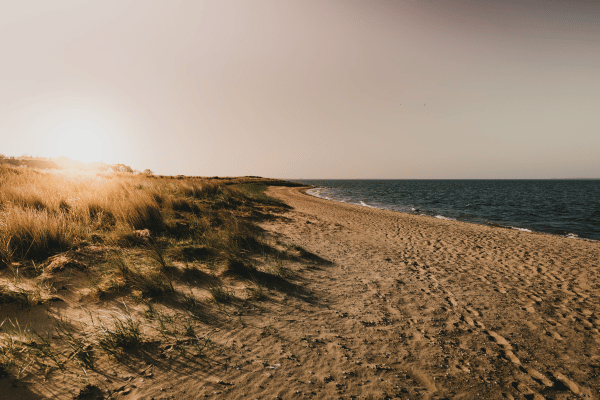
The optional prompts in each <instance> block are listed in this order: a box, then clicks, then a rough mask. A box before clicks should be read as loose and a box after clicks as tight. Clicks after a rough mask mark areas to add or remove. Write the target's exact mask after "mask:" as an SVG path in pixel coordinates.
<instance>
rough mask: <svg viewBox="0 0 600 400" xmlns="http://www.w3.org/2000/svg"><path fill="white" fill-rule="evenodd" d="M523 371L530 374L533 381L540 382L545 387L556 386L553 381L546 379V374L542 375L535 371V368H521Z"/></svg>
mask: <svg viewBox="0 0 600 400" xmlns="http://www.w3.org/2000/svg"><path fill="white" fill-rule="evenodd" d="M521 370H522V371H523V372H525V373H527V374H529V376H531V377H532V378H533V379H535V380H536V381H538V382H540V383H541V384H543V385H544V386H548V387H550V386H553V385H554V384H553V383H552V381H551V380H550V379H548V378H546V376H544V374H542V373H541V372H539V371H537V370H535V369H533V368H524V367H521Z"/></svg>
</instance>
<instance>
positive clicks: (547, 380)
mask: <svg viewBox="0 0 600 400" xmlns="http://www.w3.org/2000/svg"><path fill="white" fill-rule="evenodd" d="M457 269H458V270H459V271H460V272H464V273H467V271H463V270H462V269H461V268H455V271H454V273H456V270H457ZM411 271H412V272H413V273H415V275H416V279H417V280H419V281H421V282H422V283H424V281H425V280H428V281H429V283H430V284H429V288H432V289H434V292H435V291H436V290H435V289H441V290H442V292H443V296H444V298H445V300H446V302H447V304H449V305H450V306H451V307H452V309H453V310H454V312H455V313H456V315H458V316H459V319H460V320H461V321H462V322H463V323H464V324H466V325H467V326H468V327H469V328H470V329H472V330H477V331H478V332H480V333H482V334H485V335H486V336H487V337H488V338H489V339H490V341H492V342H494V343H495V344H496V345H497V346H498V347H499V349H500V350H501V353H502V355H503V357H504V358H505V359H506V360H508V361H510V363H512V365H513V366H514V368H515V369H517V370H518V371H520V372H522V373H525V374H527V375H528V376H529V377H530V378H531V379H533V380H534V381H536V382H538V383H539V384H540V385H542V386H543V387H546V388H551V387H556V385H558V386H561V385H562V386H563V388H562V389H565V388H567V389H568V390H570V391H571V392H572V393H573V394H575V395H578V396H580V395H582V390H581V388H580V387H579V386H578V385H577V384H576V383H575V382H574V381H572V380H571V379H569V378H568V377H566V376H565V375H564V374H562V373H560V372H558V371H551V372H548V374H549V375H545V374H543V373H542V372H540V371H538V370H536V369H534V368H532V367H531V366H529V365H526V363H525V364H524V363H522V362H521V360H520V359H519V357H518V356H517V355H516V354H515V348H514V346H513V345H512V344H511V343H510V341H509V340H507V339H506V338H505V337H503V336H502V335H500V334H499V333H497V332H495V331H493V330H491V329H487V328H486V326H485V324H484V323H483V322H481V321H480V320H479V318H480V317H481V314H480V313H479V312H478V311H477V310H475V309H474V308H473V307H470V306H466V307H461V306H460V305H459V301H458V300H457V297H456V295H455V294H454V293H452V292H451V291H450V290H447V289H444V288H442V286H441V284H440V281H439V280H438V279H437V278H436V277H435V276H434V275H433V273H432V272H438V273H442V274H443V272H442V269H434V270H433V271H432V269H431V268H429V269H427V271H425V270H424V269H423V268H421V267H420V266H417V265H414V266H413V268H411ZM485 272H488V273H489V275H496V274H495V273H493V271H489V270H487V271H485ZM538 272H540V273H546V274H547V273H548V271H547V270H545V269H542V270H541V271H538ZM552 277H553V278H554V279H551V280H550V281H551V282H561V280H560V279H558V278H556V277H554V276H552ZM473 278H476V277H473ZM479 278H480V279H479V280H480V281H481V282H483V283H484V284H486V285H487V286H488V287H494V290H496V291H497V292H498V293H500V294H507V293H508V291H507V289H506V288H505V287H504V285H502V284H501V283H496V282H499V279H498V278H500V277H494V276H492V277H490V278H491V280H490V279H487V278H485V277H479ZM544 278H545V276H544ZM520 283H521V284H522V286H516V287H515V286H513V289H514V290H518V291H519V293H520V295H521V296H519V297H517V298H518V301H519V302H520V303H521V306H522V309H523V310H524V311H527V312H528V313H531V314H536V309H535V308H536V306H540V305H541V304H542V303H543V301H544V300H543V298H542V297H540V296H539V295H538V294H537V292H535V291H534V290H531V289H529V288H531V287H533V286H534V283H533V282H531V280H529V279H527V278H521V279H520ZM523 286H524V287H525V288H524V289H523V288H522V287H523ZM557 289H558V290H560V288H557ZM421 291H422V292H423V293H424V294H426V295H430V296H435V293H434V292H432V291H431V290H428V289H427V288H421ZM573 293H574V292H573ZM549 294H550V295H552V293H549ZM562 294H564V291H563V292H561V295H562ZM544 297H546V298H547V297H548V293H545V296H544ZM580 298H581V297H580ZM565 300H566V303H567V304H563V305H562V306H561V305H554V307H556V308H558V309H562V310H563V314H562V315H563V318H567V317H570V318H571V319H572V320H573V321H577V322H579V323H581V324H582V325H583V326H584V327H585V328H586V329H588V330H590V331H591V332H593V333H596V334H597V333H598V324H599V323H600V318H598V317H597V316H596V315H595V314H594V312H592V311H591V310H589V309H587V308H581V305H582V304H586V303H588V300H587V298H582V299H581V300H579V299H578V297H577V296H573V297H568V298H566V299H565ZM561 307H562V308H561ZM578 307H579V308H578ZM461 309H462V310H466V311H467V312H461ZM575 309H578V310H579V312H578V314H577V315H572V314H573V310H575ZM559 315H561V314H560V313H559ZM539 320H540V322H542V321H543V322H546V323H547V325H548V327H553V328H555V327H560V326H561V323H559V322H557V321H555V320H554V319H551V318H544V317H542V316H539ZM409 322H411V321H409ZM412 322H415V321H412ZM411 325H413V326H414V325H415V324H414V323H411ZM547 335H548V336H550V337H552V338H553V339H555V340H557V341H561V340H562V337H561V335H560V334H559V333H558V332H557V331H556V330H553V329H548V330H547ZM425 337H427V336H426V335H425ZM598 341H599V342H600V340H598ZM514 387H515V388H516V389H517V390H518V391H519V392H521V393H522V394H523V395H524V396H526V397H527V398H528V399H529V398H530V399H537V400H541V399H544V398H545V397H544V396H543V395H542V394H540V393H538V392H536V391H535V390H533V389H531V388H530V387H529V386H527V384H526V383H524V382H515V384H514ZM508 397H509V398H510V396H508Z"/></svg>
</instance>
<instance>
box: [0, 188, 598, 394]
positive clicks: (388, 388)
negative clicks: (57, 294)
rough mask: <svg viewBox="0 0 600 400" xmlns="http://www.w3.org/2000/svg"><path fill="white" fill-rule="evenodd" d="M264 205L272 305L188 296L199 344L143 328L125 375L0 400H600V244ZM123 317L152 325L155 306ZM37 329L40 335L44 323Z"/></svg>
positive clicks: (30, 381)
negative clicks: (194, 302) (195, 312)
mask: <svg viewBox="0 0 600 400" xmlns="http://www.w3.org/2000/svg"><path fill="white" fill-rule="evenodd" d="M268 193H269V194H270V195H271V196H273V197H277V198H279V199H281V200H283V201H284V202H285V203H286V204H288V205H289V206H290V207H291V208H290V209H289V210H288V211H285V212H282V213H280V214H276V215H272V216H271V217H268V218H263V222H262V223H261V224H260V225H261V227H262V229H264V235H263V236H264V240H266V241H267V242H269V243H271V244H272V246H273V248H280V249H282V252H280V253H277V254H275V253H274V254H265V255H263V256H262V258H260V259H257V260H256V265H257V266H258V267H259V270H260V268H263V267H260V266H261V265H263V266H264V265H270V267H269V268H272V269H273V268H279V269H278V271H279V272H278V274H279V275H278V276H281V277H282V278H277V279H274V278H270V280H266V281H262V283H261V285H262V286H261V287H262V288H263V289H261V290H264V292H261V293H258V294H257V292H256V290H254V292H252V291H249V288H250V286H251V285H256V282H258V280H259V279H258V280H257V279H254V278H251V279H243V278H240V277H235V276H229V275H227V274H224V273H220V274H214V275H210V274H208V273H207V274H205V275H202V276H203V279H205V280H206V279H208V280H209V281H210V280H211V279H212V280H215V279H218V280H220V282H221V283H222V284H223V287H227V288H228V289H227V290H228V291H229V293H231V294H232V296H233V297H232V300H230V301H228V302H227V303H223V304H221V305H212V306H210V307H209V306H208V305H209V304H213V303H210V300H209V299H208V298H207V297H206V293H205V292H206V289H201V288H194V289H193V290H194V294H196V295H197V297H198V298H199V300H198V302H199V303H198V304H199V307H201V308H202V310H204V311H202V312H203V315H202V317H201V320H202V321H203V322H201V323H198V324H197V325H195V327H194V329H195V332H196V334H197V336H196V339H194V338H192V339H190V338H189V337H186V336H185V334H184V333H183V331H180V332H179V333H177V332H175V329H176V328H175V325H173V327H172V331H173V332H172V333H171V335H172V337H173V338H175V339H169V338H166V337H165V338H163V337H161V336H160V335H159V334H158V331H157V330H156V329H155V328H151V327H150V326H149V325H148V326H147V325H145V323H144V325H142V327H143V334H144V337H145V343H146V344H145V345H144V347H143V350H140V351H137V352H133V353H131V355H130V356H129V358H128V359H126V360H121V361H118V360H117V361H118V362H115V361H114V360H110V359H106V358H99V359H98V363H99V367H98V368H96V370H94V371H83V372H81V371H79V372H78V373H77V371H75V373H73V374H71V372H69V373H68V374H67V373H65V375H64V377H62V376H63V375H60V374H59V372H56V371H55V372H52V373H49V374H48V375H45V376H44V377H43V379H42V377H40V376H37V377H35V376H34V377H29V378H28V377H25V379H24V380H23V382H19V383H17V384H15V383H11V381H10V380H9V379H0V399H43V398H65V399H68V398H74V399H108V398H111V399H155V400H158V399H165V400H166V399H196V398H217V399H242V398H248V399H388V398H389V399H396V398H397V399H544V398H545V399H575V398H590V399H598V398H600V396H599V391H600V377H599V374H600V331H599V330H598V329H599V328H600V301H599V294H600V277H599V268H600V267H599V262H598V260H600V243H598V242H591V241H586V240H582V239H567V238H562V237H557V236H550V235H543V234H536V233H528V232H520V231H517V230H511V229H502V228H496V227H489V226H482V225H475V224H469V223H462V222H456V221H447V220H441V219H436V218H430V217H425V216H415V215H409V214H401V213H396V212H392V211H385V210H378V209H373V208H368V207H361V206H356V205H350V204H344V203H336V202H332V201H327V200H322V199H318V198H315V197H311V196H309V195H306V194H304V193H303V189H302V188H290V187H270V188H269V190H268ZM283 250H285V251H283ZM258 267H257V268H258ZM263 276H267V275H265V274H264V273H263ZM269 276H271V277H272V276H273V275H269ZM175 289H176V291H177V292H178V293H182V294H185V293H188V292H190V291H191V290H192V288H191V286H190V287H187V286H181V287H180V286H177V287H176V288H175ZM190 293H191V292H190ZM203 293H204V294H203ZM75 294H76V293H75ZM75 294H73V299H70V298H69V297H66V296H62V299H63V300H62V301H63V303H57V304H65V305H64V306H62V307H61V309H62V311H60V312H61V313H63V315H65V316H68V317H69V318H71V319H72V320H74V321H75V320H81V321H82V324H83V323H85V324H87V323H88V322H85V321H87V320H86V319H85V318H86V316H85V315H81V316H78V315H76V314H77V310H78V308H77V305H78V304H82V303H81V302H82V301H87V300H85V298H80V299H79V300H77V297H76V296H75ZM202 296H205V298H204V299H203V298H202ZM126 301H127V310H128V312H130V313H131V315H132V318H134V319H136V320H140V321H145V320H144V315H146V316H147V315H148V312H149V310H148V309H146V308H145V307H146V306H144V305H143V304H142V303H139V304H137V303H136V302H135V301H132V300H131V299H129V298H128V299H126ZM67 304H68V305H69V307H67ZM203 304H204V305H207V306H206V307H205V306H204V305H203ZM88 306H90V307H91V306H93V304H88ZM123 306H124V302H122V301H121V300H119V301H116V300H115V301H113V302H112V303H111V302H108V303H103V304H102V305H101V307H102V309H104V310H111V309H113V308H114V309H117V307H121V308H122V307H123ZM99 307H100V305H99ZM155 307H156V310H159V309H160V307H164V305H160V304H159V303H157V304H156V306H155ZM69 310H71V311H69ZM73 310H74V311H73ZM120 312H122V311H120ZM28 313H29V314H28V317H27V318H30V319H33V320H35V319H37V320H38V321H40V322H39V323H40V324H41V323H43V321H46V320H47V319H48V315H49V314H48V313H49V311H47V310H46V309H45V308H44V307H42V306H38V307H37V308H34V309H32V310H31V311H28ZM80 314H85V313H83V312H80ZM52 315H53V314H52ZM165 315H166V314H165ZM164 318H166V317H164ZM164 321H166V322H165V323H168V324H172V322H169V320H167V319H165V320H164ZM83 326H85V325H82V327H83ZM177 329H179V328H177ZM169 337H171V336H169ZM194 341H195V342H194ZM188 342H190V343H192V342H194V343H195V344H194V346H195V348H196V350H193V351H190V350H189V348H193V346H192V347H189V346H188V350H185V346H186V343H188ZM192 344H193V343H192ZM100 363H101V364H100ZM84 372H85V374H84ZM69 374H71V375H69ZM83 387H85V388H84V389H81V388H83Z"/></svg>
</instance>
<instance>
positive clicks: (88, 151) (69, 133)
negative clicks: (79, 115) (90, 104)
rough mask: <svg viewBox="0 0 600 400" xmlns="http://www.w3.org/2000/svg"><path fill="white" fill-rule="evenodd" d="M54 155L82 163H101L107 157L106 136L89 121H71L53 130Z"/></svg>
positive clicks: (98, 127)
mask: <svg viewBox="0 0 600 400" xmlns="http://www.w3.org/2000/svg"><path fill="white" fill-rule="evenodd" d="M51 137H52V140H53V142H54V147H55V149H54V153H55V154H57V155H58V156H65V157H69V158H70V159H72V160H76V161H81V162H84V163H90V162H96V161H103V160H104V158H105V157H106V156H108V154H106V153H107V150H108V146H107V143H106V141H107V135H106V133H105V132H103V130H102V129H101V128H100V126H98V125H97V124H95V123H94V122H91V121H86V120H71V121H67V122H64V123H62V124H60V125H58V126H56V127H55V128H54V129H53V132H52V134H51Z"/></svg>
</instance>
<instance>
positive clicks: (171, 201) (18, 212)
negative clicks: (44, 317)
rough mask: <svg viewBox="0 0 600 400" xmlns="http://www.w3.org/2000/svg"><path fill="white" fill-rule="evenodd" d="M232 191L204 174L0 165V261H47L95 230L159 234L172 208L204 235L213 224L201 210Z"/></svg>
mask: <svg viewBox="0 0 600 400" xmlns="http://www.w3.org/2000/svg"><path fill="white" fill-rule="evenodd" d="M234 192H235V191H232V190H231V189H229V188H227V187H225V186H224V185H220V184H217V183H214V182H209V181H206V180H201V179H183V180H174V179H166V178H162V179H161V178H152V177H148V176H145V175H137V176H136V175H131V174H98V173H87V174H86V173H77V174H75V173H72V172H64V171H52V172H45V171H37V170H28V169H23V168H15V167H11V166H5V165H2V166H0V263H2V264H8V263H11V262H16V261H21V260H25V259H32V260H39V259H43V258H47V257H48V256H51V255H53V254H56V253H58V252H61V251H64V250H66V249H68V248H70V247H73V246H76V245H77V244H78V243H80V242H83V241H87V240H89V239H90V236H91V235H92V234H93V233H98V232H100V233H104V234H110V233H113V234H115V235H118V234H121V233H123V232H132V231H133V230H140V229H149V230H150V231H152V232H153V233H157V232H161V231H163V230H165V229H168V228H169V222H167V220H169V219H170V218H171V217H172V216H173V214H174V213H175V212H188V213H191V214H193V215H196V217H195V220H196V221H198V224H197V225H198V227H202V229H201V231H200V232H198V231H196V233H195V234H196V235H202V233H203V232H205V231H206V230H207V228H208V227H211V226H212V227H214V225H215V223H214V221H212V222H207V218H209V219H210V217H209V216H204V215H202V213H203V210H204V209H206V208H210V207H212V206H213V205H214V204H229V202H231V199H232V198H233V197H235V194H232V193H234ZM209 200H210V201H209ZM203 202H204V203H206V202H209V203H210V204H208V205H205V204H204V205H203ZM216 225H218V224H216ZM226 225H229V223H227V224H226Z"/></svg>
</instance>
